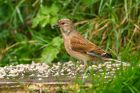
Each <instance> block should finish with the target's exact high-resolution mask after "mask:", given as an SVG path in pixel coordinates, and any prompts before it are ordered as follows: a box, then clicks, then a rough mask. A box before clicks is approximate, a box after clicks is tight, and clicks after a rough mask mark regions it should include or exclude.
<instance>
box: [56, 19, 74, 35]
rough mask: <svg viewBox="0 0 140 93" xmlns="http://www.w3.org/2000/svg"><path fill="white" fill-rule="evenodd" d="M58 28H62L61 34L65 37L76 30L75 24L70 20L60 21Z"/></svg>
mask: <svg viewBox="0 0 140 93" xmlns="http://www.w3.org/2000/svg"><path fill="white" fill-rule="evenodd" d="M58 26H59V27H60V29H61V32H62V33H63V34H65V35H68V34H69V33H70V32H72V31H73V30H74V24H73V22H72V21H71V20H70V19H68V18H65V19H61V20H59V21H58Z"/></svg>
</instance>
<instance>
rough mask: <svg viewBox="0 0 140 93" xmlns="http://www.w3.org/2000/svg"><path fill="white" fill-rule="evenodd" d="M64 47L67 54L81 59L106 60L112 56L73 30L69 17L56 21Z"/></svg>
mask: <svg viewBox="0 0 140 93" xmlns="http://www.w3.org/2000/svg"><path fill="white" fill-rule="evenodd" d="M58 26H59V27H60V30H61V33H62V36H63V39H64V45H65V49H66V51H67V52H68V54H69V55H71V56H72V57H75V58H77V59H80V60H83V61H99V60H100V61H101V60H107V59H109V58H111V57H112V56H111V55H110V54H108V53H106V52H105V51H104V50H103V49H101V48H100V47H98V46H96V45H95V44H94V43H92V42H90V41H89V40H87V39H85V38H84V37H82V36H81V35H80V34H79V33H78V31H76V30H75V28H74V24H73V22H72V21H71V20H70V19H67V18H66V19H61V20H59V21H58Z"/></svg>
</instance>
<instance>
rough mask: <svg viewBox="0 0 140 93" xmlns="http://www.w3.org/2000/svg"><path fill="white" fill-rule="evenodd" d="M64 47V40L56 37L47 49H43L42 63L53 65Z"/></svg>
mask: <svg viewBox="0 0 140 93" xmlns="http://www.w3.org/2000/svg"><path fill="white" fill-rule="evenodd" d="M61 45H62V39H61V38H60V37H55V38H54V39H53V40H52V42H51V43H50V44H48V46H47V47H46V48H44V49H43V52H42V56H41V61H42V62H45V63H47V64H49V63H51V62H52V61H53V60H54V59H55V58H56V57H57V54H58V53H59V52H60V49H61Z"/></svg>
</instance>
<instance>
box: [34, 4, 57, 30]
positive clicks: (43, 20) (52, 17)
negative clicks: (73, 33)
mask: <svg viewBox="0 0 140 93" xmlns="http://www.w3.org/2000/svg"><path fill="white" fill-rule="evenodd" d="M58 11H59V8H58V7H57V6H56V5H55V4H53V5H52V6H51V7H47V6H42V7H41V8H40V9H39V12H38V13H37V16H36V17H35V18H34V19H33V25H32V27H33V28H35V27H36V26H37V25H40V26H41V27H42V28H43V27H45V26H46V25H48V24H50V25H51V26H53V25H54V24H55V23H56V22H57V20H58Z"/></svg>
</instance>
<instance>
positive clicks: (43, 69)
mask: <svg viewBox="0 0 140 93" xmlns="http://www.w3.org/2000/svg"><path fill="white" fill-rule="evenodd" d="M128 66H130V64H129V63H125V62H115V63H112V62H105V63H100V64H95V65H91V66H88V67H85V66H84V65H83V64H81V63H80V62H77V63H76V64H74V63H73V62H71V61H69V62H65V63H60V62H58V63H55V64H52V65H47V64H45V63H34V62H33V63H32V64H19V65H16V66H12V65H11V66H5V67H0V79H7V80H8V79H11V78H12V79H13V78H14V79H24V78H31V79H32V78H37V79H38V80H42V79H43V78H50V77H69V78H75V77H77V76H80V77H85V75H87V74H88V73H89V72H90V71H91V70H93V71H94V75H96V73H100V74H103V73H106V77H105V78H107V77H110V76H113V75H114V73H115V71H116V70H119V69H120V68H121V67H123V68H124V67H128ZM85 73H86V74H85Z"/></svg>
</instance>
